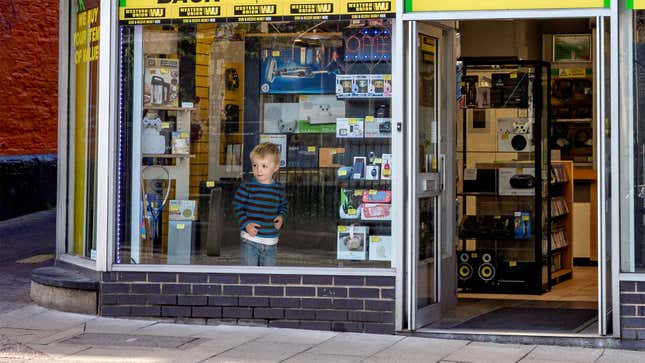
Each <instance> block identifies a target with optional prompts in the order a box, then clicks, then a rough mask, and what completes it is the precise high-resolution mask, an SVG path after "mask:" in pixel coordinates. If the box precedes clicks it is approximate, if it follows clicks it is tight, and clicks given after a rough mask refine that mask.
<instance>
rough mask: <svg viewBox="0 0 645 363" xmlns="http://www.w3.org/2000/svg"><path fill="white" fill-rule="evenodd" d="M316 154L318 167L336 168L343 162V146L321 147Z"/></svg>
mask: <svg viewBox="0 0 645 363" xmlns="http://www.w3.org/2000/svg"><path fill="white" fill-rule="evenodd" d="M318 155H319V156H318V167H320V168H330V167H331V168H338V167H341V166H343V165H344V164H345V148H342V147H321V148H320V149H319V151H318Z"/></svg>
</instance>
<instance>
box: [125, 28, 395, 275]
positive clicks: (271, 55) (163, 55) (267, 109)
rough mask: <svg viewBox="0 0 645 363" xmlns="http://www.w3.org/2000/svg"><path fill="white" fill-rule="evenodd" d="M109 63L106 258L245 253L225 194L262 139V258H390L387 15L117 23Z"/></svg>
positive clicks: (196, 260) (352, 262)
mask: <svg viewBox="0 0 645 363" xmlns="http://www.w3.org/2000/svg"><path fill="white" fill-rule="evenodd" d="M136 27H140V29H141V31H137V30H136V29H135V28H136ZM139 59H140V61H139ZM138 62H139V63H138ZM139 69H140V70H141V72H142V73H141V74H142V75H143V82H142V84H141V85H139V84H138V83H137V82H134V79H133V77H134V74H136V73H137V72H138V70H139ZM121 70H122V74H121V85H120V86H121V100H122V101H121V105H120V107H121V113H120V114H121V117H120V121H121V126H120V127H121V134H122V135H123V137H122V141H121V142H122V144H121V147H120V150H122V154H121V155H120V163H121V166H120V167H121V168H128V169H130V170H131V171H132V173H126V172H124V173H122V174H121V178H120V180H119V181H118V182H119V185H120V187H121V189H120V190H121V193H122V194H121V195H122V198H121V199H122V200H123V202H124V203H125V204H127V205H129V206H130V213H129V214H127V213H126V214H127V216H125V217H124V218H123V219H122V220H120V227H119V228H120V230H121V233H119V234H118V236H119V239H118V241H117V248H116V256H115V257H116V261H117V263H151V264H210V265H218V264H222V265H238V264H240V263H242V262H243V261H245V259H246V257H248V256H246V255H247V252H248V251H247V250H244V249H240V225H239V223H238V222H239V221H238V219H237V218H236V213H234V210H233V204H234V203H233V202H234V195H235V192H236V190H238V189H239V186H240V185H241V183H243V182H252V181H253V180H255V177H257V175H255V174H254V172H253V168H252V163H251V159H250V152H251V150H252V149H253V148H254V147H255V146H256V145H258V144H260V143H262V142H268V143H271V144H274V145H276V146H277V149H278V150H279V161H278V164H277V166H278V170H277V171H276V172H275V173H274V174H273V178H272V179H271V180H272V182H275V183H278V185H281V186H283V187H284V191H285V197H286V200H287V204H288V208H287V211H286V216H285V217H284V221H283V222H284V224H283V225H282V226H281V228H280V234H279V240H278V243H277V244H276V246H277V254H276V256H275V265H278V266H280V265H282V266H339V267H389V266H390V259H391V256H392V255H393V254H392V248H393V245H392V239H391V219H392V216H391V206H392V200H391V180H392V174H393V170H395V168H396V166H395V165H393V159H392V150H391V135H392V122H393V120H392V118H391V114H390V109H391V105H390V99H391V97H392V77H391V73H392V69H391V23H390V21H389V19H387V18H382V19H368V20H350V21H340V20H338V21H331V20H327V21H321V22H279V23H277V22H276V23H259V22H258V23H235V24H183V25H172V24H167V25H144V26H129V25H123V26H122V27H121ZM137 95H140V96H139V97H137ZM139 110H140V111H139ZM196 119H197V120H198V121H195V120H196ZM134 120H139V121H137V122H135V121H134ZM195 126H199V128H200V130H201V131H202V132H193V131H194V128H195ZM257 203H260V204H263V203H265V202H264V201H263V199H262V198H260V199H259V201H258V202H257ZM257 203H255V204H257ZM244 251H246V252H244ZM248 253H250V252H248ZM242 254H244V256H242ZM245 256H246V257H245ZM265 262H266V261H265Z"/></svg>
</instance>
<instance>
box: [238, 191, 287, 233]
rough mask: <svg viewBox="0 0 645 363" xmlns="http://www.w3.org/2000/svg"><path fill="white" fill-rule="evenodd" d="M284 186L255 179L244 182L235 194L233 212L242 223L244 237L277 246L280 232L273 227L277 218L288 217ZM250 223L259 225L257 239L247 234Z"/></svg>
mask: <svg viewBox="0 0 645 363" xmlns="http://www.w3.org/2000/svg"><path fill="white" fill-rule="evenodd" d="M285 194H286V193H285V189H284V185H282V184H280V183H276V182H274V183H272V184H261V183H259V182H258V181H257V180H256V179H255V178H253V180H252V181H249V182H243V183H242V184H240V187H239V188H238V189H237V191H236V192H235V198H233V210H234V211H235V215H236V216H237V219H238V221H239V222H240V231H241V235H242V237H244V238H246V239H250V240H252V241H254V242H258V243H263V244H269V245H272V244H276V243H277V242H278V236H279V232H278V230H277V229H275V227H274V226H273V224H274V222H273V220H274V219H275V218H276V217H277V216H283V217H284V216H286V214H287V199H286V196H285ZM249 223H257V224H259V225H260V227H258V234H257V236H256V237H255V238H249V237H251V236H250V235H248V233H246V226H247V225H248V224H249Z"/></svg>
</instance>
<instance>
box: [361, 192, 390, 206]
mask: <svg viewBox="0 0 645 363" xmlns="http://www.w3.org/2000/svg"><path fill="white" fill-rule="evenodd" d="M362 201H363V203H391V202H392V191H390V190H376V189H366V190H365V191H364V192H363V199H362Z"/></svg>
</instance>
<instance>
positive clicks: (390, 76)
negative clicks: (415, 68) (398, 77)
mask: <svg viewBox="0 0 645 363" xmlns="http://www.w3.org/2000/svg"><path fill="white" fill-rule="evenodd" d="M383 79H384V80H386V81H390V80H392V75H391V74H384V75H383Z"/></svg>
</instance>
